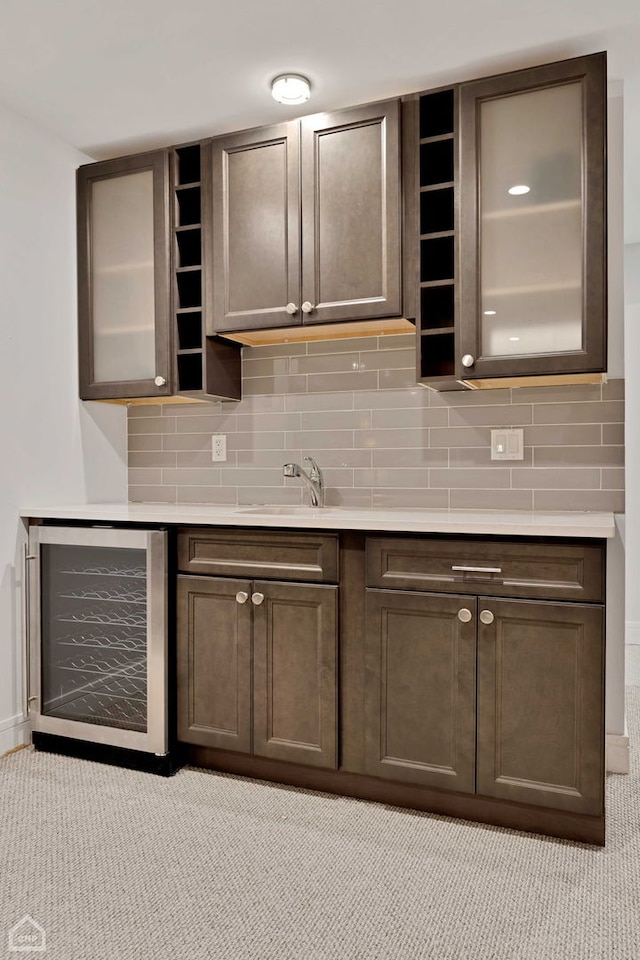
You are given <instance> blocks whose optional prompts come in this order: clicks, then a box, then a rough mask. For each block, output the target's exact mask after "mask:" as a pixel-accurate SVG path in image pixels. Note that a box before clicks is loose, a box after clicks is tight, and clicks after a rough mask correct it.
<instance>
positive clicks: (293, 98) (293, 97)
mask: <svg viewBox="0 0 640 960" xmlns="http://www.w3.org/2000/svg"><path fill="white" fill-rule="evenodd" d="M271 96H272V97H273V99H274V100H277V101H278V103H284V104H287V105H289V106H294V105H295V104H297V103H306V101H307V100H308V99H309V97H310V96H311V84H310V83H309V81H308V80H307V78H306V77H302V76H300V74H298V73H283V74H281V75H280V76H279V77H274V79H273V80H272V81H271Z"/></svg>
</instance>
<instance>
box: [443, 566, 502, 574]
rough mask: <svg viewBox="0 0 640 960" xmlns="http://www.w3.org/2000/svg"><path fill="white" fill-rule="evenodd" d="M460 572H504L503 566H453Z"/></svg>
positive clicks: (453, 568)
mask: <svg viewBox="0 0 640 960" xmlns="http://www.w3.org/2000/svg"><path fill="white" fill-rule="evenodd" d="M451 569H452V570H455V571H456V572H460V573H502V567H451Z"/></svg>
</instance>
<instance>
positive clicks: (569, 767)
mask: <svg viewBox="0 0 640 960" xmlns="http://www.w3.org/2000/svg"><path fill="white" fill-rule="evenodd" d="M478 609H479V611H480V614H479V623H478V630H479V634H478V769H477V790H478V793H481V794H484V795H485V796H489V797H500V798H501V799H504V800H515V801H518V802H522V803H530V804H534V805H536V806H542V807H555V808H557V809H560V810H572V811H575V812H578V813H586V814H594V815H600V816H601V815H602V811H603V795H604V734H603V730H604V723H603V702H604V691H603V676H604V664H603V646H604V644H603V609H604V608H603V607H601V606H599V605H596V604H594V605H591V606H588V605H586V604H572V603H545V602H544V601H531V602H529V601H525V600H495V599H488V598H486V597H481V598H479V600H478ZM492 618H493V619H492ZM486 621H491V622H488V623H487V622H486Z"/></svg>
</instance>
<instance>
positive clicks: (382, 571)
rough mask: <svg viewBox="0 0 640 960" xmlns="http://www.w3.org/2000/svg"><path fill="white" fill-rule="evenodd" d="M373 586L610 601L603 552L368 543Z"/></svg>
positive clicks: (466, 543) (542, 546)
mask: <svg viewBox="0 0 640 960" xmlns="http://www.w3.org/2000/svg"><path fill="white" fill-rule="evenodd" d="M366 552H367V586H368V587H386V588H387V589H393V588H396V589H398V590H437V591H439V592H441V591H451V592H455V593H463V592H467V593H482V594H483V595H484V596H503V597H505V596H506V597H525V598H528V597H531V598H533V599H537V598H541V599H551V600H581V601H596V602H600V601H603V600H604V551H603V549H602V548H601V547H600V546H593V545H586V544H581V543H576V544H566V543H559V544H553V543H552V544H549V543H536V542H534V541H523V542H520V543H518V542H516V543H514V542H509V543H501V542H500V541H495V540H493V541H492V540H487V541H485V542H479V541H474V540H456V541H453V540H442V539H404V538H400V537H385V538H378V537H369V538H367V548H366Z"/></svg>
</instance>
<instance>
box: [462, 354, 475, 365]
mask: <svg viewBox="0 0 640 960" xmlns="http://www.w3.org/2000/svg"><path fill="white" fill-rule="evenodd" d="M475 362H476V358H475V357H472V356H471V354H470V353H465V355H464V357H463V358H462V366H463V367H472V366H473V365H474V363H475Z"/></svg>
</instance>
